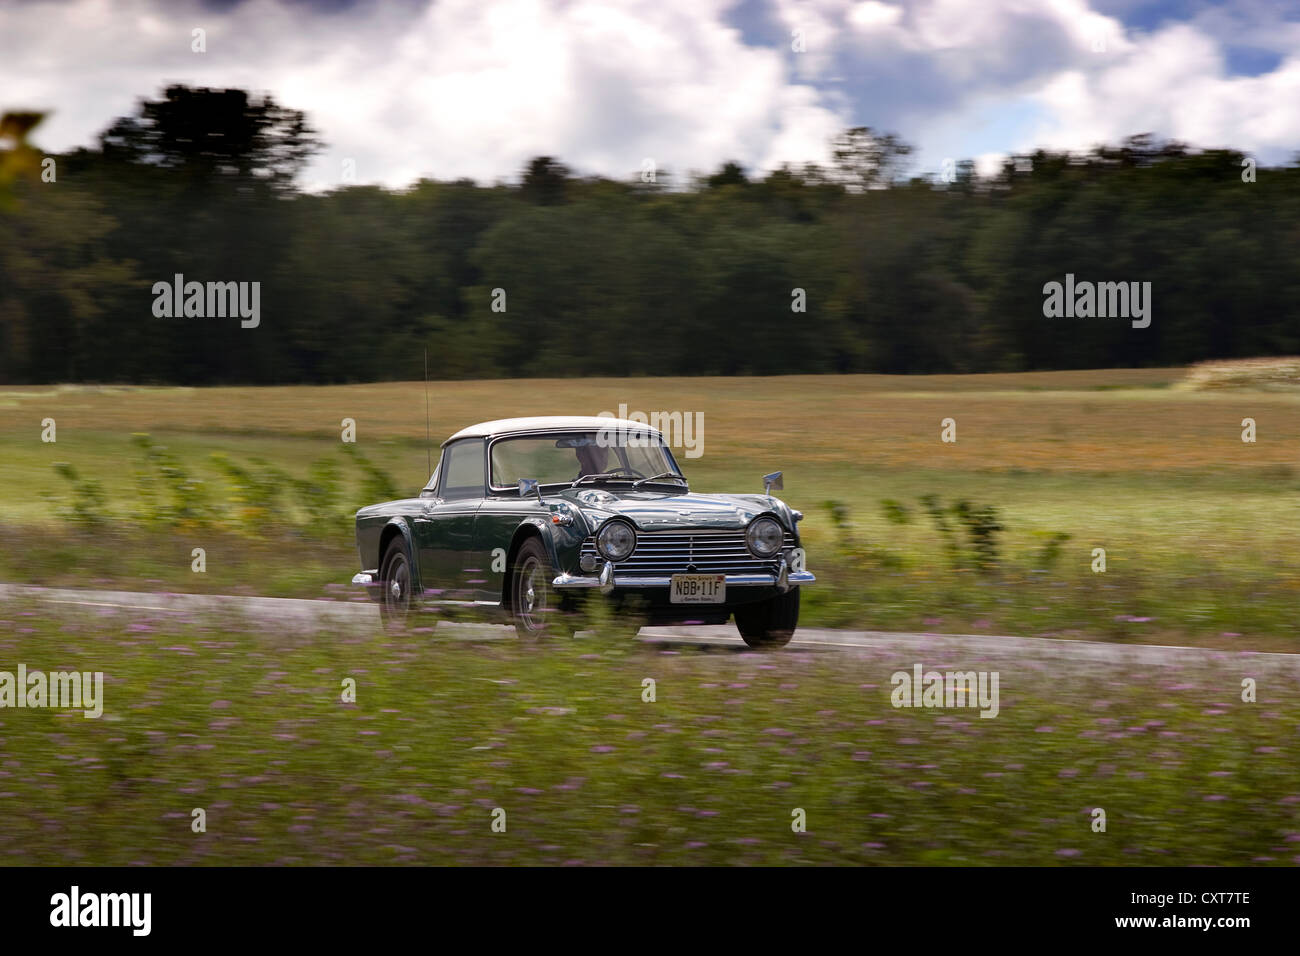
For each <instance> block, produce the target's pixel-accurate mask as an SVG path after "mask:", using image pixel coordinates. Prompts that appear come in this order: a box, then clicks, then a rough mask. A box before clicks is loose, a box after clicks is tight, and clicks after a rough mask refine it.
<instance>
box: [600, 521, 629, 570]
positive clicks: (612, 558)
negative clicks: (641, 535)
mask: <svg viewBox="0 0 1300 956" xmlns="http://www.w3.org/2000/svg"><path fill="white" fill-rule="evenodd" d="M614 525H623V526H624V527H625V528H627V530H628V533H629V534H631V535H632V546H631V547H630V548H628V549H627V553H626V554H623V555H620V556H617V557H615V556H613V555H611V554H610V553H609V552H607V551H606V550H605V546H604V544H603V542H602V540H601V538H602V536H603V535H604V534H605V532H606V531H608V530H609V529H610V528H611V527H612V526H614ZM595 543H596V553H597V554H599V555H600V556H601V557H602V558H604V559H605V560H606V561H612V562H614V563H615V564H618V563H619V562H620V561H626V560H627V559H628V558H630V557H632V555H633V554H634V553H635V552H636V546H637V544H638V543H639V542H638V540H637V534H636V528H634V527H633V526H632V522H630V521H627V520H625V519H623V518H610V519H609V520H608V521H606V522H605V523H604V524H602V525H601V526H600V527H599V528H597V529H596V534H595Z"/></svg>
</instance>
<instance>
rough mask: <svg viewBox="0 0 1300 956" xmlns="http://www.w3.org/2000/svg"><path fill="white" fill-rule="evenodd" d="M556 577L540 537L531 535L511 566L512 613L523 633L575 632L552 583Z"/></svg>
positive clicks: (556, 634) (554, 634) (553, 634)
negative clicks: (561, 606)
mask: <svg viewBox="0 0 1300 956" xmlns="http://www.w3.org/2000/svg"><path fill="white" fill-rule="evenodd" d="M554 577H555V569H554V568H552V567H551V559H550V557H549V556H548V555H547V554H546V547H545V546H544V545H543V544H542V542H541V541H540V540H538V539H537V538H528V539H527V540H526V541H524V543H523V544H521V545H520V546H519V550H518V552H516V553H515V560H514V562H513V563H512V564H511V566H510V616H511V617H512V618H513V619H514V622H515V630H516V631H518V632H519V636H520V637H527V638H532V639H536V638H540V637H572V636H573V626H572V623H571V621H570V620H569V617H568V615H567V614H565V613H564V611H563V610H561V608H560V597H559V595H558V594H557V593H556V591H555V588H554V587H552V586H551V581H552V579H553V578H554Z"/></svg>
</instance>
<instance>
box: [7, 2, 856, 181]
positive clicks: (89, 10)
mask: <svg viewBox="0 0 1300 956" xmlns="http://www.w3.org/2000/svg"><path fill="white" fill-rule="evenodd" d="M729 6H731V4H730V3H726V2H718V0H630V2H625V3H623V4H621V5H619V6H617V7H611V6H609V5H608V4H605V3H602V2H599V0H576V2H563V0H493V2H491V3H481V2H477V0H441V2H439V3H436V4H431V5H427V6H421V5H410V6H408V5H406V4H396V5H394V4H383V3H376V4H370V5H361V6H357V7H354V8H351V9H349V10H346V11H342V12H335V13H322V12H313V11H312V10H311V9H310V8H308V7H306V6H303V5H295V6H286V5H282V4H280V3H276V2H273V0H252V2H248V3H245V4H242V5H239V6H237V7H235V8H233V9H231V10H226V11H220V12H214V11H211V10H208V9H204V8H202V7H200V6H199V5H197V4H196V3H193V2H180V3H172V4H166V5H163V4H158V3H150V2H146V0H121V2H119V3H115V4H109V3H107V2H104V0H75V2H71V3H57V4H50V3H37V4H31V5H24V6H19V7H17V8H10V9H9V10H8V11H6V12H5V13H4V14H3V15H4V17H5V20H6V24H5V29H4V30H3V32H2V33H0V84H2V87H0V88H3V89H4V90H5V98H6V103H5V104H4V105H5V106H7V107H10V108H12V107H17V106H20V105H21V106H30V107H47V108H52V109H53V110H54V111H55V112H54V115H53V116H52V117H51V118H50V119H49V120H48V121H47V122H46V124H45V125H44V126H43V127H42V128H41V129H40V134H39V136H38V137H37V141H38V143H39V144H40V145H41V146H43V147H44V148H46V149H51V150H60V149H65V148H68V147H71V146H74V145H80V144H85V143H88V142H89V141H91V139H92V137H93V135H94V134H95V133H97V132H98V131H99V130H101V129H103V128H104V127H105V126H106V125H108V123H109V121H110V120H112V119H113V118H114V117H116V116H119V115H123V114H125V113H128V112H130V111H131V110H132V109H133V104H134V101H135V100H136V99H137V98H138V97H140V96H144V95H148V96H156V95H157V94H158V93H159V91H160V90H161V88H162V87H163V86H164V85H165V84H167V83H169V82H186V83H190V84H195V85H207V86H240V87H245V88H249V89H257V90H268V91H270V92H272V93H273V94H274V95H275V96H276V98H277V100H278V101H279V102H281V103H282V104H284V105H286V106H291V107H295V108H299V109H303V110H306V111H307V113H308V115H309V117H310V118H311V120H312V121H313V122H314V123H315V124H316V125H317V127H318V128H319V129H320V131H321V133H322V137H323V139H324V140H325V141H326V143H327V144H328V147H329V149H328V152H327V153H326V154H324V155H322V157H321V158H320V159H319V160H318V161H317V162H316V163H315V164H314V165H313V166H312V167H311V169H310V170H309V171H308V177H307V178H308V180H309V181H310V182H311V184H312V185H314V186H318V187H319V186H328V185H332V184H334V183H337V182H338V180H339V177H340V173H341V169H342V162H343V160H344V159H345V158H347V159H352V160H354V162H355V165H356V176H357V179H358V180H359V181H363V182H366V181H380V182H384V183H387V184H390V185H405V184H407V183H409V182H411V181H412V180H414V179H416V178H418V177H420V176H433V177H437V178H442V179H446V178H453V177H459V176H470V177H474V178H477V179H480V180H486V181H491V180H493V179H496V178H501V177H509V176H513V175H514V174H516V173H517V171H518V170H519V169H520V168H521V167H522V166H523V164H524V163H525V162H526V160H527V159H528V158H529V157H530V156H533V155H537V154H541V153H546V154H550V155H553V156H557V157H559V158H560V159H562V160H563V161H565V162H566V163H568V164H569V165H570V166H572V167H573V168H575V169H576V170H578V171H579V172H584V173H601V174H605V175H611V176H617V177H628V176H631V175H632V174H633V173H635V172H636V171H637V170H639V168H640V166H641V162H642V159H643V158H645V157H653V158H654V159H655V161H656V162H657V164H658V166H659V168H660V169H665V168H667V169H672V170H677V171H682V172H684V171H686V170H688V169H713V168H716V166H717V165H719V164H720V163H721V162H722V161H723V160H726V159H737V160H740V161H741V162H744V163H746V164H748V165H750V166H761V165H765V164H768V163H770V162H772V161H773V160H774V159H775V158H776V157H780V158H788V159H803V158H809V159H811V158H816V157H822V156H824V155H825V153H826V148H827V146H826V144H827V141H828V140H829V138H830V136H831V135H832V134H833V133H834V132H835V131H836V130H837V129H840V128H842V127H843V126H845V125H847V124H848V122H849V117H848V116H847V115H840V113H839V112H838V111H837V109H836V107H835V105H834V104H835V103H837V102H838V98H837V96H836V95H835V94H834V93H826V92H822V91H819V90H817V89H816V88H814V87H812V86H808V85H801V84H799V83H798V82H796V81H795V80H793V79H792V77H791V76H790V75H789V70H788V65H789V59H788V56H787V54H788V51H786V50H777V49H772V48H766V47H756V46H749V45H746V44H745V43H744V42H743V41H742V40H741V37H740V34H739V31H737V30H736V29H734V28H733V27H731V26H729V25H727V23H726V22H725V18H724V13H725V12H726V10H727V8H728V7H729ZM195 26H201V27H203V28H204V29H205V30H207V52H206V53H202V54H197V53H192V52H191V51H190V31H191V29H192V28H193V27H195ZM841 108H842V107H841Z"/></svg>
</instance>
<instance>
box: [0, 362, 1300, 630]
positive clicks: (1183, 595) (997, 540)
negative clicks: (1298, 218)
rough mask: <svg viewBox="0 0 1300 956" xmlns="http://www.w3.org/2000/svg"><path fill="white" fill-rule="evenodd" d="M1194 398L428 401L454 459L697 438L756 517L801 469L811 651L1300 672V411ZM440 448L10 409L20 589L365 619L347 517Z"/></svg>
mask: <svg viewBox="0 0 1300 956" xmlns="http://www.w3.org/2000/svg"><path fill="white" fill-rule="evenodd" d="M1181 378H1182V373H1181V372H1180V371H1178V370H1141V371H1128V370H1109V371H1102V372H1057V373H1040V374H1022V375H987V376H911V377H903V376H811V377H794V376H792V377H785V378H779V379H751V378H731V379H707V378H692V379H603V380H597V381H589V382H574V381H561V380H545V381H538V380H527V381H514V380H508V381H500V382H458V383H433V384H432V385H431V386H430V396H431V404H432V421H431V431H432V434H433V436H434V443H435V449H434V452H435V454H436V450H437V449H436V443H437V442H438V441H439V440H440V438H442V437H445V436H446V435H447V434H450V433H451V432H452V431H454V430H456V429H458V428H460V427H462V426H463V425H465V424H466V423H469V422H473V421H479V420H483V419H487V418H494V417H508V416H510V415H515V414H520V413H523V412H554V413H579V414H581V413H587V414H594V413H597V412H600V411H605V410H608V411H616V410H617V409H618V408H619V405H620V404H625V405H626V406H627V407H628V408H631V409H642V410H656V409H665V410H671V409H679V410H684V411H687V412H699V413H701V414H702V415H703V421H704V431H703V433H702V438H703V444H702V446H701V447H700V449H699V450H700V451H702V454H701V455H700V456H699V457H687V454H686V453H685V451H684V449H683V448H681V447H678V448H677V449H676V454H677V457H678V459H679V462H680V464H681V465H682V467H683V469H684V470H685V471H686V474H687V475H688V477H689V478H690V479H691V483H692V487H693V488H695V489H696V490H702V491H746V490H752V491H758V490H760V489H761V483H760V480H759V476H760V475H762V474H763V473H765V472H768V471H772V470H777V469H783V470H784V471H785V476H786V490H785V492H783V497H785V498H786V500H788V501H789V502H790V503H791V504H792V505H793V506H794V507H796V508H799V509H800V510H802V511H803V512H804V513H805V514H806V516H807V517H806V518H805V520H804V522H803V524H802V526H801V528H802V531H803V534H804V536H805V544H806V547H807V550H808V554H809V566H810V567H811V569H812V570H813V571H814V572H815V573H816V574H817V575H818V579H819V580H818V584H817V585H816V586H815V587H810V588H807V589H806V591H805V594H804V602H803V616H802V622H803V623H804V624H805V625H828V626H835V627H848V628H858V629H902V630H922V631H948V632H973V633H994V634H996V633H1007V634H1024V635H1037V636H1052V637H1082V638H1091V639H1098V638H1100V639H1107V640H1119V641H1140V642H1146V643H1162V642H1173V643H1200V644H1211V645H1216V646H1221V647H1225V648H1242V647H1251V648H1254V649H1257V650H1295V649H1296V647H1297V641H1298V639H1300V622H1297V620H1296V618H1295V615H1294V608H1295V607H1296V606H1297V605H1298V604H1300V572H1297V571H1296V570H1295V569H1296V568H1297V567H1300V503H1298V502H1300V497H1298V496H1297V492H1300V477H1298V475H1297V470H1296V466H1297V450H1298V449H1300V415H1297V414H1296V412H1297V410H1298V409H1297V403H1298V402H1300V397H1298V396H1295V395H1292V394H1289V393H1286V392H1272V391H1259V390H1251V389H1223V390H1217V389H1216V390H1212V391H1209V392H1198V391H1187V390H1183V389H1181V388H1171V387H1170V386H1172V385H1175V384H1177V383H1179V382H1180V381H1181ZM47 417H49V418H53V419H55V420H56V422H57V429H58V431H57V441H56V442H54V443H44V442H42V441H41V440H40V435H41V424H40V423H41V421H42V420H43V419H45V418H47ZM947 417H952V418H954V419H955V420H956V422H957V439H958V440H957V442H956V443H951V444H945V443H943V442H941V441H940V422H941V421H942V419H944V418H947ZM1247 417H1250V418H1252V419H1253V420H1255V421H1256V422H1257V427H1258V436H1257V441H1256V442H1255V443H1244V442H1242V440H1241V434H1242V425H1241V423H1242V420H1243V419H1244V418H1247ZM345 418H351V419H353V420H354V421H355V422H356V437H357V441H356V443H355V444H348V443H344V442H342V441H341V440H340V437H341V423H342V420H343V419H345ZM424 433H425V422H424V408H423V401H422V395H421V387H420V386H419V385H418V384H416V385H411V384H399V383H384V384H376V385H367V386H340V387H330V388H306V387H304V388H274V389H257V388H232V389H163V388H160V389H136V388H112V387H109V388H91V387H59V388H39V387H33V388H15V389H10V390H8V391H5V392H3V393H0V441H2V442H3V444H4V449H5V455H4V456H3V457H2V458H0V579H3V580H7V581H13V582H24V583H35V584H43V585H50V586H63V587H102V588H121V589H125V590H176V591H206V592H219V593H243V594H264V595H272V596H298V597H333V598H347V597H351V596H353V595H352V589H351V588H349V587H348V586H347V581H348V579H349V578H350V577H351V575H352V574H353V572H354V571H355V570H356V569H357V559H356V552H355V548H354V544H353V540H352V515H353V513H354V512H355V510H356V509H357V508H358V507H360V506H361V505H363V504H369V503H373V502H375V501H379V500H385V499H387V498H391V497H394V496H398V495H407V494H412V493H414V492H415V491H416V490H417V489H418V488H419V487H420V486H421V485H422V484H423V483H424V481H425V480H426V478H427V476H426V474H425V471H426V464H425V462H426V448H425V442H424ZM197 547H201V548H203V549H204V551H205V553H206V567H205V570H204V572H203V573H195V572H194V571H193V570H192V562H193V559H192V552H193V549H194V548H197ZM1097 548H1104V549H1105V551H1106V555H1105V560H1106V570H1105V572H1104V573H1098V572H1095V571H1094V570H1093V567H1094V565H1095V561H1096V559H1095V557H1094V551H1095V549H1097Z"/></svg>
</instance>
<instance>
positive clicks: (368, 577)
mask: <svg viewBox="0 0 1300 956" xmlns="http://www.w3.org/2000/svg"><path fill="white" fill-rule="evenodd" d="M352 583H353V584H360V585H361V586H362V587H367V588H371V587H374V586H375V585H376V584H378V583H379V572H378V571H362V572H360V573H359V574H354V575H352Z"/></svg>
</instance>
